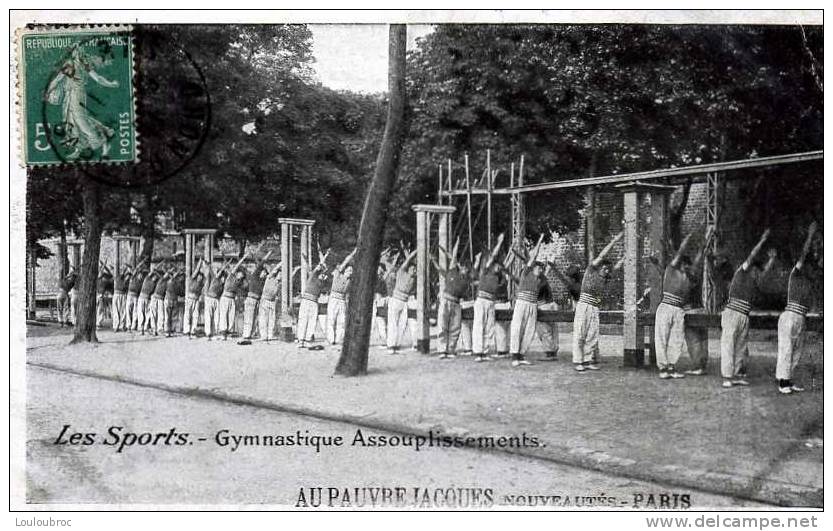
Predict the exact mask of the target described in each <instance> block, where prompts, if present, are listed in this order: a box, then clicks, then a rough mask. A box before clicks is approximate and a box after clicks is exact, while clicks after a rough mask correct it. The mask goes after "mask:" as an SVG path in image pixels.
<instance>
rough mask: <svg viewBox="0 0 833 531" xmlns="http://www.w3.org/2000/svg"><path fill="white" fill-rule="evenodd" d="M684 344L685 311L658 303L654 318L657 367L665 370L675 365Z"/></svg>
mask: <svg viewBox="0 0 833 531" xmlns="http://www.w3.org/2000/svg"><path fill="white" fill-rule="evenodd" d="M684 342H685V310H683V309H682V308H679V307H677V306H672V305H670V304H665V303H664V302H663V303H660V305H659V306H657V313H656V317H655V318H654V348H655V349H656V353H657V367H659V369H660V370H666V369H669V368H671V367H673V366H674V365H676V364H677V361H678V360H679V359H680V356H682V354H683V345H684Z"/></svg>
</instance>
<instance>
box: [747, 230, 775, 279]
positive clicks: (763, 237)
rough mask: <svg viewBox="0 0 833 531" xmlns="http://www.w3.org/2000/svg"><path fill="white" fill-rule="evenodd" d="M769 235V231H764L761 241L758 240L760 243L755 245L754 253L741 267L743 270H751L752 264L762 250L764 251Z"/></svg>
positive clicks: (752, 252) (750, 253)
mask: <svg viewBox="0 0 833 531" xmlns="http://www.w3.org/2000/svg"><path fill="white" fill-rule="evenodd" d="M769 233H770V230H769V229H767V230H765V231H764V233H763V234H762V235H761V239H760V240H758V243H757V244H755V247H753V248H752V251H750V252H749V256H748V257H746V260H744V262H743V263H742V264H741V266H740V267H741V268H743V270H744V271H746V270H748V269H749V266H750V265H751V264H752V261H753V260H755V257H756V256H758V253H759V252H761V249H763V247H764V244H765V243H766V240H767V238H769Z"/></svg>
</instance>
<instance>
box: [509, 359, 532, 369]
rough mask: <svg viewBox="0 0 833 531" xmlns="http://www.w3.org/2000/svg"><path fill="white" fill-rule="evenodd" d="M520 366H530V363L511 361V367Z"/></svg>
mask: <svg viewBox="0 0 833 531" xmlns="http://www.w3.org/2000/svg"><path fill="white" fill-rule="evenodd" d="M521 365H532V362H530V361H527V360H513V361H512V366H513V367H520V366H521Z"/></svg>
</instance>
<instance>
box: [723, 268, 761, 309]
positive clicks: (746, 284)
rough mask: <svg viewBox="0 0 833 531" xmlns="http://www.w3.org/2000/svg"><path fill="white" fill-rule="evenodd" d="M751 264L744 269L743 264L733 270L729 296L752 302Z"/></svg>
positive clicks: (753, 286)
mask: <svg viewBox="0 0 833 531" xmlns="http://www.w3.org/2000/svg"><path fill="white" fill-rule="evenodd" d="M751 269H752V268H751V266H750V268H749V269H744V268H743V266H741V267H739V268H738V269H737V270H736V271H735V276H734V277H732V283H731V284H730V285H729V298H730V299H738V300H742V301H746V302H752V297H753V296H754V295H755V276H754V275H753V274H752V270H751Z"/></svg>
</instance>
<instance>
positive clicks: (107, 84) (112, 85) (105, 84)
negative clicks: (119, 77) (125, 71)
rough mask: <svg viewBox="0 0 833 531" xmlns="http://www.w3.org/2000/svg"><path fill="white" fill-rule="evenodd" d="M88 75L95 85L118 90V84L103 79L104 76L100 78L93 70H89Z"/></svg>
mask: <svg viewBox="0 0 833 531" xmlns="http://www.w3.org/2000/svg"><path fill="white" fill-rule="evenodd" d="M89 74H90V77H91V78H92V79H93V80H94V81H95V82H96V83H98V84H99V85H101V86H102V87H107V88H118V87H119V82H118V81H116V80H112V81H110V80H109V79H107V78H105V77H104V76H102V75H101V74H99V73H98V72H96V71H95V70H90V71H89Z"/></svg>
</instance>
